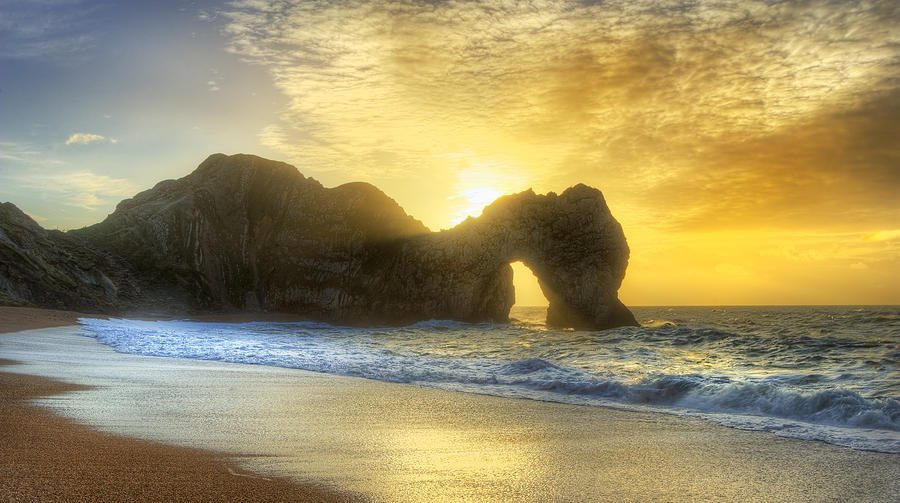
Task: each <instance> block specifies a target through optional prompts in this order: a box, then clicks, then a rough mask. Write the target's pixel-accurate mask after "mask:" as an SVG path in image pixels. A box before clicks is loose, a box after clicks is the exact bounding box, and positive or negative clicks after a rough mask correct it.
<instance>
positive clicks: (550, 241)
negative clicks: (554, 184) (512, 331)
mask: <svg viewBox="0 0 900 503" xmlns="http://www.w3.org/2000/svg"><path fill="white" fill-rule="evenodd" d="M628 253H629V251H628V245H627V244H626V242H625V236H624V233H623V232H622V228H621V226H620V225H619V223H618V222H617V221H616V220H615V219H614V218H613V217H612V215H611V214H610V212H609V208H608V207H607V205H606V201H605V200H604V198H603V195H602V194H601V193H600V191H599V190H597V189H594V188H591V187H588V186H586V185H577V186H575V187H571V188H569V189H567V190H566V191H565V192H563V193H562V194H560V195H556V194H554V193H550V194H547V195H537V194H535V193H534V192H533V191H531V190H529V191H526V192H522V193H519V194H514V195H511V196H505V197H502V198H500V199H498V200H497V201H495V202H494V203H493V204H491V205H490V206H488V207H486V208H485V209H484V212H483V213H482V215H481V216H480V217H478V218H469V219H467V220H466V221H464V222H462V223H461V224H459V225H458V226H456V227H454V228H453V229H450V230H446V231H442V232H439V233H433V234H428V235H424V236H417V237H414V238H411V239H409V240H406V241H405V242H404V243H402V244H401V245H400V250H399V253H397V254H396V256H395V259H394V261H393V262H392V265H391V267H388V268H386V271H387V276H388V278H392V279H396V278H399V279H400V284H399V285H397V286H399V288H392V285H391V283H392V281H385V282H381V281H378V282H376V283H378V289H379V290H380V291H382V292H383V294H384V298H385V299H386V302H387V303H388V304H389V305H384V306H383V307H384V308H385V309H386V310H387V311H390V312H402V311H405V310H408V309H410V308H412V309H413V310H414V311H417V310H419V309H420V308H421V309H423V310H424V311H425V312H428V313H430V314H432V315H433V316H431V317H435V318H437V317H443V318H452V319H461V320H468V321H486V320H493V321H506V320H508V318H509V309H510V307H512V305H513V304H514V302H515V294H514V289H513V286H512V268H511V267H510V265H509V264H510V262H514V261H517V260H521V261H522V262H523V263H524V264H526V265H527V266H528V267H529V268H530V269H531V270H532V271H533V272H534V274H535V275H536V276H537V277H538V283H539V285H540V286H541V290H542V291H543V292H544V295H545V296H546V297H547V299H548V301H549V303H550V305H549V307H548V309H547V323H548V324H549V325H552V326H558V327H573V328H579V329H604V328H612V327H616V326H624V325H636V322H635V319H634V316H633V315H632V314H631V312H630V311H629V310H628V309H627V308H626V307H625V306H624V305H623V304H622V303H621V302H620V301H619V299H618V293H617V292H618V289H619V286H620V285H621V283H622V279H623V277H624V275H625V268H626V267H627V264H628ZM388 278H384V279H388ZM389 298H395V299H398V300H400V299H404V300H403V301H401V302H408V301H407V300H405V299H409V300H413V299H414V302H415V304H414V305H406V306H404V305H400V304H394V303H392V302H391V300H390V299H389ZM410 315H411V318H417V317H418V318H421V316H415V315H413V313H410Z"/></svg>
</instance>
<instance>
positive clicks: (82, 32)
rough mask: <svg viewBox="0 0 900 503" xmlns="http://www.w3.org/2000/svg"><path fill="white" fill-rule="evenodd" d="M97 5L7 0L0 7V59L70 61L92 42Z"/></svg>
mask: <svg viewBox="0 0 900 503" xmlns="http://www.w3.org/2000/svg"><path fill="white" fill-rule="evenodd" d="M95 9H96V6H89V5H85V4H84V3H83V2H80V1H78V0H55V1H54V0H43V1H30V0H8V1H4V2H3V8H2V9H0V60H2V59H18V60H23V59H49V60H56V61H71V59H72V58H74V57H77V56H79V55H81V54H83V53H85V52H86V51H88V50H90V49H91V48H93V47H94V45H95V42H96V41H95V38H94V36H93V35H92V34H91V32H90V27H91V21H90V19H91V15H92V13H93V12H94V11H95Z"/></svg>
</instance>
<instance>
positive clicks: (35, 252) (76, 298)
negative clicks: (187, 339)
mask: <svg viewBox="0 0 900 503" xmlns="http://www.w3.org/2000/svg"><path fill="white" fill-rule="evenodd" d="M130 276H131V275H130V273H129V272H128V270H127V267H126V265H125V264H124V263H122V262H121V261H120V260H117V259H115V258H114V257H111V256H109V255H108V254H106V253H103V252H100V251H99V250H96V249H95V248H93V247H91V246H90V245H89V244H87V243H85V242H83V241H80V240H78V239H77V238H74V237H72V236H68V235H66V234H64V233H62V232H59V231H52V230H51V231H48V230H45V229H43V228H42V227H41V226H40V225H38V224H37V222H35V221H34V220H32V219H31V217H29V216H28V215H26V214H25V213H23V212H22V211H21V210H19V208H17V207H16V206H15V205H13V204H12V203H3V204H0V305H14V306H15V305H34V306H41V307H53V308H67V309H76V310H80V311H86V312H97V311H101V312H103V311H113V310H116V309H119V308H121V307H123V306H124V305H126V304H128V303H129V302H130V301H131V300H133V299H134V297H135V296H136V294H137V291H136V289H135V286H134V284H133V283H132V281H131V279H130Z"/></svg>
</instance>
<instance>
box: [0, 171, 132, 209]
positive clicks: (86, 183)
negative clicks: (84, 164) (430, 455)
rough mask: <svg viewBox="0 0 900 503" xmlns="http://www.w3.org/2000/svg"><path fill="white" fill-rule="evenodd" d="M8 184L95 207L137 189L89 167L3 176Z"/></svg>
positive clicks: (115, 200) (66, 201)
mask: <svg viewBox="0 0 900 503" xmlns="http://www.w3.org/2000/svg"><path fill="white" fill-rule="evenodd" d="M2 178H5V179H6V180H5V182H6V183H8V184H9V185H14V186H17V187H19V188H21V189H25V190H30V191H36V192H39V193H42V194H43V195H44V197H49V198H53V199H56V200H58V201H59V202H61V203H62V204H65V205H68V206H72V207H76V208H82V209H85V210H89V211H94V210H96V209H98V208H100V207H103V206H108V205H109V204H113V203H116V202H118V201H119V200H121V199H123V198H125V197H131V196H132V195H134V194H135V193H136V192H137V191H138V187H137V186H136V185H135V184H133V183H132V182H130V181H128V180H125V179H121V178H113V177H109V176H106V175H98V174H96V173H92V172H90V171H71V172H59V173H50V172H30V173H22V174H7V175H5V176H2Z"/></svg>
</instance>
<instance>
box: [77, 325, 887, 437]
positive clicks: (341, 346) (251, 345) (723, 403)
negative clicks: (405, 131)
mask: <svg viewBox="0 0 900 503" xmlns="http://www.w3.org/2000/svg"><path fill="white" fill-rule="evenodd" d="M81 321H82V324H83V330H84V333H85V335H88V336H90V337H94V338H96V339H97V340H98V341H100V342H102V343H104V344H107V345H109V346H111V347H113V348H115V349H116V350H117V351H120V352H125V353H135V354H142V355H150V356H167V357H178V358H197V359H206V360H218V361H227V362H234V363H252V364H262V365H271V366H279V367H288V368H298V369H305V370H312V371H318V372H326V373H333V374H341V375H349V376H358V377H365V378H369V379H377V380H382V381H389V382H401V383H412V384H417V385H425V386H432V387H437V388H442V389H450V390H463V391H470V392H479V393H486V394H494V395H499V396H508V397H525V398H534V399H540V400H548V401H557V402H564V403H577V404H584V405H604V406H617V407H624V408H635V409H647V410H655V411H662V412H669V413H675V414H687V415H700V416H703V417H707V416H708V417H709V418H712V419H713V420H715V421H718V422H720V423H722V424H727V425H730V426H736V427H749V428H752V429H765V430H767V431H773V432H780V433H783V434H786V435H790V436H799V437H800V438H816V439H819V440H825V441H829V442H832V443H837V444H839V445H848V446H853V447H856V448H866V449H874V450H882V451H887V452H900V436H897V435H896V432H898V431H900V402H898V400H897V399H896V398H892V397H893V396H895V395H896V394H895V393H894V392H893V391H894V389H895V387H896V380H894V382H893V383H892V382H891V381H890V379H888V380H887V381H885V380H884V379H883V378H882V379H881V380H879V379H878V378H877V376H878V375H879V374H875V373H874V372H882V370H879V369H880V367H891V366H893V365H895V364H896V361H894V362H891V361H890V359H891V355H892V354H895V353H896V351H894V348H893V347H891V344H886V345H884V344H882V345H878V344H874V343H871V342H866V341H854V340H848V341H846V344H845V343H843V342H841V340H840V339H839V338H834V337H830V336H829V337H826V338H813V337H808V336H798V335H788V336H773V335H769V336H760V335H747V334H738V333H734V332H732V331H729V330H720V329H713V328H708V327H703V328H689V327H684V326H669V325H666V326H661V327H658V328H631V327H630V328H624V329H620V330H613V331H607V332H574V333H573V332H554V331H546V330H530V329H527V328H523V327H521V326H504V325H494V324H469V323H461V322H454V321H446V320H429V321H425V322H420V323H417V324H415V325H410V326H406V327H395V328H391V327H383V328H378V329H362V328H353V327H336V326H332V325H328V324H323V323H314V322H291V323H265V322H254V323H243V324H228V323H202V322H192V321H165V322H159V321H136V320H115V319H112V320H95V319H84V320H81ZM767 339H769V341H768V342H767ZM772 339H775V340H774V341H773V340H772ZM873 351H882V352H883V354H880V355H871V358H876V359H877V360H878V361H882V362H883V365H880V366H879V368H874V367H872V366H871V365H865V363H864V362H866V361H869V360H868V359H859V358H857V357H856V355H858V354H867V355H869V354H870V353H872V352H873ZM813 357H815V358H819V359H820V360H821V361H817V362H814V363H813V362H806V360H807V359H809V358H813ZM841 358H843V360H841ZM722 359H725V360H724V362H723V363H725V364H724V365H718V362H719V361H720V360H722ZM885 359H887V360H885ZM710 362H712V363H713V364H710ZM762 362H767V363H766V365H767V366H766V367H763V366H762ZM802 365H807V366H808V368H809V370H810V371H808V372H805V373H804V372H799V371H797V368H798V367H799V366H802ZM692 369H693V371H692ZM779 369H790V370H782V371H779ZM873 376H876V377H875V378H874V379H873ZM888 377H889V376H888ZM854 387H855V388H854ZM864 389H869V390H877V391H878V393H880V395H876V396H872V395H864V393H863V391H862V390H864ZM885 393H887V395H885ZM723 418H725V419H723ZM798 421H799V422H802V423H803V424H805V426H804V427H803V428H798V427H797V422H798ZM748 425H749V426H748ZM828 428H832V430H829V429H828ZM835 428H836V430H835ZM848 432H849V433H848ZM873 432H875V433H873ZM877 432H881V433H877ZM879 435H880V436H879ZM885 435H887V437H884V436H885ZM876 437H877V441H876V440H875V439H876ZM867 439H868V440H867Z"/></svg>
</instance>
